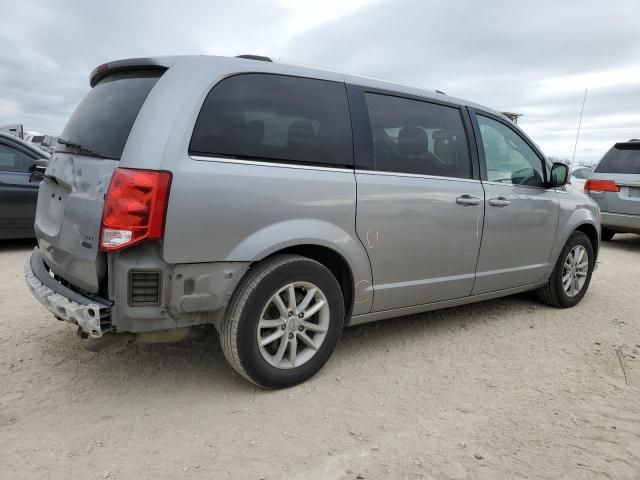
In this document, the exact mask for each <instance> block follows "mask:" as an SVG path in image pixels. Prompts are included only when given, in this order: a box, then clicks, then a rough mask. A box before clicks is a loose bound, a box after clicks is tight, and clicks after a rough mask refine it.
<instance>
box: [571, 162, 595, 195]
mask: <svg viewBox="0 0 640 480" xmlns="http://www.w3.org/2000/svg"><path fill="white" fill-rule="evenodd" d="M592 173H593V168H591V167H575V168H574V169H573V170H571V179H570V181H569V183H571V185H573V186H574V187H575V188H577V189H578V190H584V184H585V182H586V181H587V180H589V178H591V174H592Z"/></svg>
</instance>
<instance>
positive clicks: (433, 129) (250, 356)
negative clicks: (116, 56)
mask: <svg viewBox="0 0 640 480" xmlns="http://www.w3.org/2000/svg"><path fill="white" fill-rule="evenodd" d="M90 79H91V80H90V84H91V86H92V89H91V90H90V91H89V93H88V94H87V95H86V97H85V98H84V99H83V100H82V102H81V103H80V105H79V106H78V108H77V109H76V110H75V112H74V113H73V115H72V116H71V118H70V119H69V122H68V123H67V125H66V127H65V129H64V132H63V133H62V135H61V138H60V143H61V145H60V146H59V147H58V149H57V150H56V152H55V154H54V155H53V156H52V159H51V162H50V164H49V167H48V168H47V171H46V175H45V179H44V181H43V185H42V187H41V190H40V197H39V199H38V210H37V214H36V234H37V237H38V243H39V249H36V250H35V251H34V252H33V253H32V254H31V256H30V258H29V259H28V260H27V263H26V265H25V276H26V280H27V284H28V286H29V287H30V289H31V290H32V292H33V294H34V296H35V297H36V298H37V299H38V300H39V301H40V302H41V303H43V304H44V305H45V306H46V307H47V308H48V309H49V310H50V311H51V312H52V313H53V314H54V315H55V316H56V317H57V318H59V319H62V320H67V321H70V322H72V323H75V324H77V325H78V326H79V333H80V334H81V335H82V336H85V337H86V336H91V337H96V338H99V337H102V336H103V335H113V334H114V333H120V332H132V333H140V334H144V333H145V332H150V331H164V330H175V329H179V328H182V329H188V328H190V327H192V326H194V325H200V324H214V325H215V326H216V328H217V329H218V332H219V335H220V340H221V343H222V348H223V351H224V354H225V356H226V358H227V360H228V361H229V363H230V364H231V365H232V367H233V368H234V369H235V370H236V371H237V372H238V373H239V374H241V375H242V376H244V377H245V378H247V379H248V380H250V381H252V382H254V383H256V384H258V385H261V386H265V387H274V388H278V387H287V386H291V385H294V384H296V383H299V382H302V381H304V380H305V379H307V378H309V377H310V376H312V375H313V374H315V373H316V372H317V371H318V370H319V369H320V368H321V367H322V366H323V365H324V364H325V362H326V361H327V360H328V359H329V357H330V355H331V354H332V352H333V350H334V348H335V346H336V343H337V341H338V339H339V337H340V335H341V333H342V329H343V327H344V326H348V325H356V324H360V323H364V322H370V321H374V320H380V319H385V318H390V317H397V316H402V315H408V314H414V313H419V312H424V311H428V310H434V309H439V308H445V307H451V306H456V305H462V304H467V303H471V302H477V301H482V300H486V299H490V298H495V297H500V296H504V295H510V294H514V293H518V292H523V291H528V290H536V291H538V293H539V296H540V298H541V299H542V301H544V302H545V303H547V304H549V305H553V306H555V307H561V308H564V307H572V306H574V305H576V304H577V303H578V302H579V301H580V300H581V299H582V297H583V296H584V295H585V293H586V291H587V288H588V286H589V282H590V279H591V273H592V271H593V267H594V265H595V262H596V257H597V254H598V249H599V238H600V230H599V229H600V226H599V219H598V208H597V205H596V204H595V203H594V202H593V201H592V200H591V199H589V198H588V197H587V196H585V195H583V194H582V193H579V192H576V191H574V190H573V189H565V187H564V185H565V184H566V182H567V180H568V176H569V171H568V166H567V165H565V164H561V163H556V164H551V163H550V162H547V161H546V160H545V158H544V155H543V154H542V153H541V152H540V150H539V149H538V148H537V147H536V146H535V144H534V143H533V142H532V141H531V140H530V139H529V138H528V137H527V136H526V135H525V134H524V133H523V132H522V131H521V130H520V129H519V128H518V127H517V126H516V125H514V124H513V122H511V121H509V120H508V119H507V118H506V117H504V116H503V115H501V114H499V113H497V112H495V111H493V110H491V109H488V108H485V107H482V106H479V105H476V104H473V103H470V102H467V101H463V100H459V99H456V98H453V97H450V96H448V95H445V94H440V93H436V92H429V91H425V90H419V89H414V88H409V87H405V86H402V85H397V84H392V83H387V82H383V81H378V80H373V79H368V78H363V77H357V76H351V75H344V74H341V73H337V72H331V71H327V70H319V69H312V68H305V67H301V66H295V65H287V64H283V63H276V62H272V61H271V60H269V59H264V58H260V57H253V59H250V58H225V57H208V56H191V57H160V58H143V59H131V60H122V61H117V62H112V63H109V64H105V65H102V66H100V67H98V68H97V69H96V70H94V72H93V73H92V74H91V76H90ZM356 206H357V208H356Z"/></svg>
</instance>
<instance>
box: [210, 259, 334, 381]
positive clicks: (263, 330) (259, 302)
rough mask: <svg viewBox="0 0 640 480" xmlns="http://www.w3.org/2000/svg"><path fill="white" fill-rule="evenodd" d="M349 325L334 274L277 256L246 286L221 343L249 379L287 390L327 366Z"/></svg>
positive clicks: (249, 277) (234, 304) (310, 263)
mask: <svg viewBox="0 0 640 480" xmlns="http://www.w3.org/2000/svg"><path fill="white" fill-rule="evenodd" d="M289 292H293V295H291V294H290V293H289ZM292 298H293V299H294V300H293V302H294V303H291V302H292V300H291V299H292ZM343 323H344V300H343V297H342V290H341V289H340V285H339V284H338V281H337V280H336V278H335V277H334V276H333V274H332V273H331V272H330V271H329V270H328V269H327V268H326V267H325V266H324V265H322V264H321V263H318V262H316V261H315V260H311V259H309V258H306V257H302V256H299V255H276V256H273V257H271V258H268V259H266V260H264V261H263V262H260V263H259V264H257V265H256V266H254V267H253V268H252V269H251V270H249V272H248V273H247V274H246V275H245V278H243V279H242V281H241V282H240V285H239V286H238V288H237V289H236V291H235V292H234V294H233V298H232V300H231V302H230V304H229V308H228V309H227V312H226V315H225V318H224V320H223V321H222V325H221V328H220V341H221V343H222V350H223V352H224V355H225V357H226V358H227V361H228V362H229V364H230V365H231V366H232V367H233V369H234V370H235V371H236V372H238V373H239V374H240V375H242V376H243V377H244V378H246V379H247V380H249V381H250V382H253V383H255V384H256V385H258V386H261V387H266V388H286V387H291V386H293V385H296V384H298V383H301V382H304V381H305V380H307V379H308V378H310V377H312V376H313V375H315V374H316V373H317V372H318V371H319V370H320V369H321V368H322V367H323V366H324V364H325V363H326V362H327V360H329V357H330V356H331V354H332V353H333V350H334V349H335V347H336V344H337V343H338V339H339V338H340V335H341V333H342V327H343ZM312 347H315V348H312Z"/></svg>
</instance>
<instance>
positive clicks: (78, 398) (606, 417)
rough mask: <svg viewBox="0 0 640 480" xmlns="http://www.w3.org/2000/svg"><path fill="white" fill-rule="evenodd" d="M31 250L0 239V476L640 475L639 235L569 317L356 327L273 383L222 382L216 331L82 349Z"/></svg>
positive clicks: (606, 263) (519, 308) (457, 311)
mask: <svg viewBox="0 0 640 480" xmlns="http://www.w3.org/2000/svg"><path fill="white" fill-rule="evenodd" d="M32 246H33V245H32V244H31V243H30V242H8V243H7V242H4V243H2V244H0V478H2V479H7V480H15V479H38V478H47V479H49V478H51V479H76V478H78V479H94V478H95V479H104V478H109V479H136V480H142V479H163V478H179V479H196V478H201V479H205V478H206V479H211V478H240V479H244V478H246V479H256V480H257V479H261V478H264V479H282V478H287V479H306V478H310V479H323V480H324V479H354V480H355V479H362V478H365V479H376V478H392V479H395V478H406V479H420V478H425V479H441V478H442V479H449V478H451V479H464V478H469V479H502V478H531V479H592V478H593V479H595V478H607V479H616V480H618V479H639V478H640V321H639V317H638V306H639V298H640V237H637V236H630V235H629V236H618V237H617V238H616V239H614V241H613V242H610V243H607V244H606V245H605V246H604V247H603V251H602V254H601V257H600V265H599V269H598V270H597V271H596V272H595V274H594V276H593V280H592V283H591V287H590V290H589V292H588V294H587V295H586V297H585V298H584V300H583V301H582V303H580V305H578V306H577V307H576V308H574V309H571V310H556V309H553V308H548V307H545V306H543V305H541V304H540V303H538V302H537V301H536V300H535V298H534V297H532V296H531V295H520V296H516V297H511V298H506V299H500V300H494V301H488V302H484V303H481V304H476V305H470V306H465V307H461V308H454V309H449V310H445V311H440V312H432V313H428V314H422V315H416V316H412V317H406V318H401V319H396V320H389V321H384V322H379V323H374V324H369V325H362V326H359V327H355V328H352V329H348V330H346V331H345V334H344V337H343V339H342V341H341V343H340V344H339V346H338V349H337V350H336V352H335V353H334V355H333V357H332V359H331V360H330V361H329V363H328V364H327V366H326V367H325V368H324V369H323V370H322V371H321V372H320V373H319V374H318V375H317V376H316V377H315V378H313V379H312V380H311V381H309V382H307V383H305V384H303V385H301V386H298V387H295V388H292V389H289V390H284V391H262V390H259V389H256V388H254V387H253V386H252V385H250V384H248V383H247V382H246V381H244V380H243V379H242V378H240V377H239V376H238V375H236V374H234V373H233V372H232V370H231V369H230V368H229V367H228V366H227V364H226V362H225V360H224V357H223V354H222V351H221V349H220V346H219V344H218V340H217V337H216V336H215V333H213V332H211V333H208V334H207V335H205V337H204V338H203V339H201V340H199V341H193V342H187V343H183V344H173V345H154V346H144V347H133V346H126V345H119V346H115V347H112V348H110V349H107V350H104V351H102V352H99V353H93V352H89V351H87V350H85V349H84V348H83V347H82V343H81V342H80V340H79V339H78V338H77V337H76V334H75V328H73V327H72V326H71V325H69V324H65V323H62V322H58V321H56V320H54V319H53V317H52V316H51V315H49V313H48V312H47V311H46V310H45V309H44V308H43V307H42V306H40V305H39V304H38V303H37V302H36V301H35V300H34V299H32V298H31V295H30V294H29V292H28V290H27V287H26V286H25V284H24V280H23V274H22V269H23V262H24V258H25V256H26V255H27V253H28V252H29V250H30V249H31V248H32ZM617 348H621V349H622V352H623V354H624V356H623V358H624V363H625V366H626V369H627V372H628V374H629V377H630V383H631V385H627V384H626V383H625V377H624V376H623V370H622V367H621V364H620V360H619V358H618V356H617V354H616V349H617Z"/></svg>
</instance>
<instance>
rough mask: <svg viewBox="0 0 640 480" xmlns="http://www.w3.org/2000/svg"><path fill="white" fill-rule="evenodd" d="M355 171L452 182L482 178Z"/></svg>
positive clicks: (365, 172) (366, 171) (366, 172)
mask: <svg viewBox="0 0 640 480" xmlns="http://www.w3.org/2000/svg"><path fill="white" fill-rule="evenodd" d="M355 172H356V173H359V174H361V175H381V176H387V177H405V178H425V179H428V180H447V181H450V182H468V183H480V180H476V179H475V178H457V177H439V176H437V175H422V174H419V173H400V172H383V171H379V170H356V171H355Z"/></svg>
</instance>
